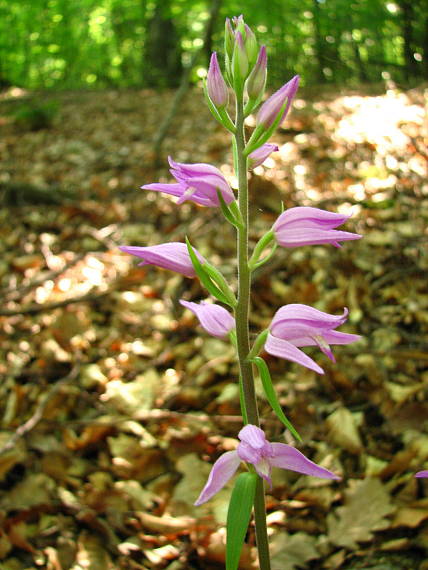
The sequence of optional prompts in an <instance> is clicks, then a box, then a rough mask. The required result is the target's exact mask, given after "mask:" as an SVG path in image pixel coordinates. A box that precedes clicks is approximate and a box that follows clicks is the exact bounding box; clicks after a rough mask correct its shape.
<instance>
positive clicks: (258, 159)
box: [248, 143, 278, 168]
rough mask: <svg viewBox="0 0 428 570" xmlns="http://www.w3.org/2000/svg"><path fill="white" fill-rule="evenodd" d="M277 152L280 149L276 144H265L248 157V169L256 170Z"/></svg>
mask: <svg viewBox="0 0 428 570" xmlns="http://www.w3.org/2000/svg"><path fill="white" fill-rule="evenodd" d="M277 150H278V147H277V146H276V144H271V143H266V144H263V145H262V146H261V147H259V148H257V149H256V150H254V151H253V152H252V153H250V154H249V155H248V167H249V168H256V166H260V165H261V164H263V162H264V161H265V160H266V159H267V157H268V156H269V155H270V154H271V153H272V152H276V151H277Z"/></svg>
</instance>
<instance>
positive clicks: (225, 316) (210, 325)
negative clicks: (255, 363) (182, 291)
mask: <svg viewBox="0 0 428 570" xmlns="http://www.w3.org/2000/svg"><path fill="white" fill-rule="evenodd" d="M180 304H181V305H183V307H186V308H187V309H189V310H190V311H192V312H193V313H194V314H195V315H196V316H197V317H198V319H199V322H200V323H201V325H202V327H203V328H204V329H205V330H206V331H207V333H209V334H211V335H212V336H216V337H217V338H226V337H227V335H228V334H229V333H230V331H231V330H232V329H234V328H235V319H234V318H233V317H232V315H231V314H230V313H229V311H227V310H226V309H225V308H224V307H221V306H220V305H216V304H211V303H204V302H202V303H192V302H191V301H184V300H183V299H180Z"/></svg>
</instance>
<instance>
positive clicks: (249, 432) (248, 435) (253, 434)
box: [238, 424, 268, 449]
mask: <svg viewBox="0 0 428 570" xmlns="http://www.w3.org/2000/svg"><path fill="white" fill-rule="evenodd" d="M238 437H239V439H240V440H241V441H243V442H245V443H247V444H248V445H251V447H255V448H256V449H262V448H263V447H265V445H266V443H268V441H267V439H266V436H265V434H264V431H263V430H261V429H260V428H259V427H257V426H254V425H252V424H247V425H246V426H244V427H243V428H242V429H241V431H240V432H239V433H238Z"/></svg>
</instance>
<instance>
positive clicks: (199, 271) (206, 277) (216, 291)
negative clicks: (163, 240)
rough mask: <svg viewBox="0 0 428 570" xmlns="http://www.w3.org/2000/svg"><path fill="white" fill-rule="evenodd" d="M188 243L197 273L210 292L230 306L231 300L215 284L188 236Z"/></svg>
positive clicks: (188, 249)
mask: <svg viewBox="0 0 428 570" xmlns="http://www.w3.org/2000/svg"><path fill="white" fill-rule="evenodd" d="M186 245H187V251H188V252H189V257H190V260H191V262H192V265H193V268H194V270H195V272H196V275H197V276H198V277H199V279H200V280H201V283H202V284H203V285H204V287H205V288H206V289H207V290H208V292H209V293H211V295H213V296H214V297H215V298H216V299H218V300H219V301H221V302H222V303H225V304H226V305H229V306H230V301H229V300H228V299H227V297H226V295H224V293H222V292H221V291H220V289H219V288H218V287H217V285H215V284H214V283H213V282H212V281H211V278H210V276H209V275H208V274H207V272H206V271H205V269H204V267H203V265H202V263H201V262H200V261H199V259H198V257H197V255H196V254H195V252H194V251H193V247H192V246H191V244H190V241H189V240H188V238H187V237H186Z"/></svg>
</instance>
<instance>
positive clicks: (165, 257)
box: [119, 242, 205, 277]
mask: <svg viewBox="0 0 428 570" xmlns="http://www.w3.org/2000/svg"><path fill="white" fill-rule="evenodd" d="M119 249H120V250H121V251H123V252H125V253H130V254H131V255H135V256H136V257H141V258H142V259H143V261H142V262H141V263H139V264H138V265H156V266H157V267H162V268H163V269H170V270H171V271H175V272H177V273H181V274H182V275H185V276H186V277H195V275H196V273H195V270H194V269H193V265H192V261H191V259H190V256H189V252H188V250H187V246H186V244H185V243H181V242H170V243H161V244H160V245H152V246H150V247H136V246H132V245H122V246H120V247H119ZM193 251H194V252H195V254H196V255H197V257H198V259H199V261H200V262H201V263H204V262H205V259H204V258H203V257H202V255H201V254H200V253H199V252H198V251H197V250H196V249H195V248H193Z"/></svg>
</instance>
